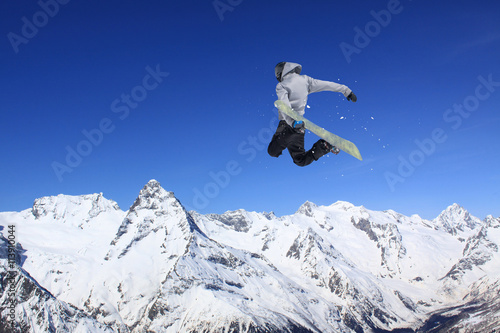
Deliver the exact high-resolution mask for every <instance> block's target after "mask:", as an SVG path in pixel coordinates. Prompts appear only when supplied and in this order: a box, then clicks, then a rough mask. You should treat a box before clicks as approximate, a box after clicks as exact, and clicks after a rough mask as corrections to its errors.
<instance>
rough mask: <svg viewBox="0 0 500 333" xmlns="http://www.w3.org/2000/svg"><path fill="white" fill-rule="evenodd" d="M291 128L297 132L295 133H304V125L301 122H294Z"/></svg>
mask: <svg viewBox="0 0 500 333" xmlns="http://www.w3.org/2000/svg"><path fill="white" fill-rule="evenodd" d="M292 128H293V129H294V130H295V131H296V132H297V133H302V134H304V133H305V132H306V124H304V122H303V121H302V120H299V121H297V120H294V121H293V123H292Z"/></svg>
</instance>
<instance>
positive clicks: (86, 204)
mask: <svg viewBox="0 0 500 333" xmlns="http://www.w3.org/2000/svg"><path fill="white" fill-rule="evenodd" d="M118 210H120V207H119V206H118V204H117V203H116V202H115V201H113V200H108V199H106V198H104V196H103V194H102V193H94V194H87V195H79V196H72V195H63V194H59V195H58V196H47V197H42V198H39V199H36V200H35V202H34V203H33V207H32V208H31V213H32V214H33V216H34V217H35V219H37V220H39V219H41V218H43V217H45V216H48V217H51V218H52V219H54V220H59V219H61V220H67V219H74V217H75V216H76V215H79V214H80V213H81V214H83V215H85V216H86V215H87V214H88V215H89V216H90V217H91V218H93V217H96V216H97V215H99V214H101V213H103V212H107V211H118Z"/></svg>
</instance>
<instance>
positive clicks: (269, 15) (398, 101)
mask: <svg viewBox="0 0 500 333" xmlns="http://www.w3.org/2000/svg"><path fill="white" fill-rule="evenodd" d="M499 12H500V3H499V2H498V1H481V2H477V1H449V0H448V1H434V2H429V1H416V0H413V1H410V0H401V1H394V0H391V1H369V2H367V1H349V2H345V1H318V0H314V1H249V0H239V1H237V0H231V1H229V0H220V1H217V2H214V1H212V0H205V1H192V0H185V1H156V0H155V1H132V0H129V1H116V0H110V1H95V0H89V1H75V0H72V1H68V0H64V1H63V0H59V1H57V2H56V1H55V0H41V2H37V1H3V2H2V3H1V5H0V26H1V35H2V36H3V37H2V39H1V40H2V41H1V43H0V54H1V56H2V61H1V75H0V85H1V87H0V88H1V91H2V94H1V96H2V98H1V103H0V108H1V121H0V130H1V144H0V156H1V158H2V163H1V166H0V177H1V190H0V211H20V210H23V209H26V208H29V207H31V205H32V203H33V200H34V199H35V198H38V197H42V196H47V195H57V194H59V193H64V194H72V195H78V194H87V193H94V192H103V193H104V195H105V196H106V197H107V198H110V199H113V200H115V201H117V202H118V204H119V205H120V206H121V208H122V209H124V210H126V209H128V207H129V206H130V205H131V204H132V203H133V201H134V199H135V198H136V196H137V194H138V192H139V190H140V189H141V188H142V186H143V185H144V184H145V183H146V182H147V181H148V180H150V179H153V178H154V179H157V180H158V181H160V182H161V184H162V185H163V187H165V189H167V190H169V191H173V192H174V193H175V194H176V196H177V197H178V198H179V199H180V200H181V202H182V203H183V204H184V205H185V206H186V207H188V208H190V209H195V210H197V211H199V212H201V213H222V212H224V211H226V210H235V209H239V208H243V209H247V210H254V211H274V212H275V213H276V214H277V215H284V214H291V213H293V212H294V211H295V210H296V209H297V208H298V207H299V206H300V205H301V204H302V203H304V202H305V201H307V200H309V201H312V202H315V203H316V204H320V205H329V204H331V203H333V202H336V201H337V200H344V201H349V202H352V203H354V204H355V205H364V206H365V207H367V208H369V209H373V210H385V209H394V210H396V211H398V212H400V213H403V214H406V215H411V214H420V215H421V216H423V217H425V218H434V217H436V216H437V215H438V214H439V213H440V211H441V210H443V209H444V208H446V207H447V206H448V205H450V204H452V203H454V202H456V203H459V204H460V205H462V206H464V207H465V208H467V209H468V210H469V211H470V212H471V213H472V214H473V215H476V216H478V217H481V218H483V217H485V216H486V215H488V214H492V215H494V216H500V172H499V165H500V158H499V156H500V153H499V152H500V134H499V133H500V131H499V130H498V128H499V127H500V113H499V111H500V110H499V105H500V62H499V60H498V59H500V20H498V13H499ZM280 61H293V62H298V63H300V64H302V66H303V74H307V75H310V76H312V77H315V78H318V79H323V80H330V81H335V82H340V83H343V84H346V85H347V86H349V87H350V88H351V89H352V90H353V91H354V92H355V93H356V94H357V96H358V102H357V103H351V102H347V101H346V100H345V98H344V97H343V96H341V95H340V94H337V93H331V92H322V93H317V94H313V95H311V96H310V98H309V106H310V108H309V109H307V113H306V117H308V118H309V119H310V120H312V121H313V122H316V123H317V124H320V125H322V126H324V127H325V128H327V129H329V130H331V131H332V132H334V133H336V134H338V135H340V136H342V137H344V138H346V139H349V140H351V141H353V142H354V143H356V145H357V146H358V148H359V149H360V151H361V154H362V155H363V158H364V160H363V161H362V162H360V161H358V160H356V159H355V158H353V157H351V156H349V155H347V154H345V153H341V154H339V155H338V156H329V157H323V158H322V159H320V160H319V161H318V162H315V163H313V164H312V165H310V166H308V167H305V168H300V167H297V166H295V165H294V164H293V163H292V160H291V158H290V156H289V155H288V154H287V153H286V152H285V154H284V155H283V156H281V157H280V158H278V159H275V158H271V157H269V156H268V155H267V152H266V149H267V144H268V140H269V139H270V135H271V134H272V133H271V132H274V130H275V117H276V113H275V111H274V107H273V102H274V100H275V99H276V95H275V86H276V83H277V81H276V79H275V78H274V66H275V64H276V63H278V62H280ZM85 133H86V134H85ZM89 137H90V138H89ZM316 140H317V138H316V137H315V136H314V134H312V133H308V134H307V135H306V146H307V147H306V148H309V147H310V146H311V145H312V144H313V143H314V142H315V141H316ZM416 140H417V141H416ZM68 149H69V150H68ZM70 152H73V153H70ZM75 154H78V156H75ZM69 171H71V172H69Z"/></svg>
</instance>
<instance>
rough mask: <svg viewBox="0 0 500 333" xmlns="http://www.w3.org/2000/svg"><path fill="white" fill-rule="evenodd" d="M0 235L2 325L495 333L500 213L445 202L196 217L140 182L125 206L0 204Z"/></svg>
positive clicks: (91, 201)
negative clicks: (409, 210)
mask: <svg viewBox="0 0 500 333" xmlns="http://www.w3.org/2000/svg"><path fill="white" fill-rule="evenodd" d="M12 225H14V226H15V238H16V241H17V248H16V249H17V251H16V252H17V258H16V260H17V265H16V268H15V270H16V278H15V279H14V280H13V279H9V276H10V275H9V274H12V270H13V268H12V266H10V265H9V262H8V253H9V249H8V247H9V244H8V242H9V240H10V239H11V238H12V237H11V238H8V236H9V235H11V234H12V233H9V232H8V230H12V229H9V226H12ZM0 234H1V235H0V277H1V278H0V282H1V284H0V291H1V295H0V313H1V318H0V322H1V328H0V333H1V332H62V331H68V332H389V331H396V330H397V331H399V332H478V331H481V332H495V331H496V330H500V297H499V292H500V260H499V259H500V254H499V252H498V246H499V244H500V219H499V218H494V217H492V216H488V217H487V218H486V219H485V220H484V221H481V220H480V219H478V218H475V217H473V216H471V215H470V214H469V213H468V212H467V211H466V210H465V209H464V208H462V207H460V206H459V205H456V204H454V205H452V206H450V207H448V208H447V209H446V210H444V211H443V212H442V213H441V214H440V215H439V216H438V217H437V218H436V219H434V220H424V219H422V218H420V217H419V216H417V215H414V216H411V217H407V216H403V215H401V214H398V213H396V212H394V211H385V212H376V211H371V210H368V209H366V208H364V207H362V206H361V207H356V206H354V205H352V204H350V203H347V202H337V203H334V204H332V205H330V206H317V205H315V204H314V203H311V202H306V203H304V204H303V205H302V206H301V207H300V208H299V209H298V210H297V212H296V213H295V214H293V215H289V216H281V217H278V216H275V215H274V214H273V213H256V212H247V211H245V210H238V211H233V212H226V213H224V214H220V215H217V214H208V215H202V214H199V213H196V212H187V211H186V210H185V209H184V207H183V206H182V204H181V203H180V202H179V201H178V200H177V199H176V197H175V196H174V194H173V193H172V192H167V191H165V190H164V189H163V188H162V187H161V186H160V184H159V183H158V182H157V181H155V180H151V181H150V182H148V184H146V186H144V188H143V189H142V190H141V191H140V193H139V196H138V197H137V199H136V201H135V202H134V203H133V205H132V206H131V207H130V209H129V210H127V211H122V210H121V209H120V208H119V207H118V205H117V204H116V203H115V202H114V201H112V200H108V199H106V198H104V197H103V196H102V194H92V195H82V196H65V195H59V196H57V197H45V198H41V199H37V200H35V202H34V204H33V207H32V208H31V209H27V210H25V211H22V212H5V213H0ZM12 297H15V299H14V301H13V298H12ZM12 304H15V311H14V310H12V306H11V307H9V305H12ZM12 311H14V312H15V317H16V320H15V323H16V325H15V326H14V327H12V326H11V325H10V324H11V322H9V315H10V314H11V313H12Z"/></svg>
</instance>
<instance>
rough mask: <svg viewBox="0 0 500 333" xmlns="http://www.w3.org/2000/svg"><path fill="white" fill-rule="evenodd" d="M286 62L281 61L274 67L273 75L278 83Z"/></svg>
mask: <svg viewBox="0 0 500 333" xmlns="http://www.w3.org/2000/svg"><path fill="white" fill-rule="evenodd" d="M285 64H286V61H282V62H280V63H279V64H277V65H276V67H274V74H275V75H276V78H277V79H278V81H279V82H281V75H282V74H283V68H284V67H285Z"/></svg>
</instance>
